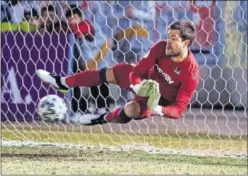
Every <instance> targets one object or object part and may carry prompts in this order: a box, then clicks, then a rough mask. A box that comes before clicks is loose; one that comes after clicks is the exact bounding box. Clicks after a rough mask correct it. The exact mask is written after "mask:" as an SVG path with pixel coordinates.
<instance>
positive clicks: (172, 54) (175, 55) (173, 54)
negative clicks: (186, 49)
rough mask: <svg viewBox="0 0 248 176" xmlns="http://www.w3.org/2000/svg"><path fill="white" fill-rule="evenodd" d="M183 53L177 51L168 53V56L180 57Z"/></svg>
mask: <svg viewBox="0 0 248 176" xmlns="http://www.w3.org/2000/svg"><path fill="white" fill-rule="evenodd" d="M180 55H181V52H180V51H179V52H177V53H170V54H166V56H167V57H178V56H180Z"/></svg>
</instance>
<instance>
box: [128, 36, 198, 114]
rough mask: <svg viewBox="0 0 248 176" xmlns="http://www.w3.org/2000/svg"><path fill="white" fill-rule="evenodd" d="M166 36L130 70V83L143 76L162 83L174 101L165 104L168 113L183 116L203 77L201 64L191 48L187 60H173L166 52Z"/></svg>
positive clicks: (162, 90) (166, 92)
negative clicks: (201, 75) (201, 76)
mask: <svg viewBox="0 0 248 176" xmlns="http://www.w3.org/2000/svg"><path fill="white" fill-rule="evenodd" d="M165 48H166V40H164V41H160V42H158V43H156V44H155V45H154V46H153V47H152V48H151V49H150V52H149V54H148V55H147V56H145V57H143V58H142V59H141V60H140V62H139V63H138V64H137V65H136V66H135V67H134V69H133V70H132V71H131V73H130V83H131V84H133V85H135V84H137V83H139V82H141V80H142V79H144V78H145V79H152V80H155V81H157V82H158V83H159V87H160V93H161V96H162V97H163V98H164V99H166V100H167V101H169V102H171V103H170V105H168V106H164V107H163V109H162V112H163V114H164V116H166V117H171V118H179V117H180V116H181V115H182V113H183V112H184V110H185V109H186V108H187V106H188V104H189V103H190V100H191V97H192V95H193V93H194V91H195V89H196V88H197V85H198V82H199V79H200V67H199V64H198V63H197V61H196V60H195V58H194V56H193V54H192V52H191V51H190V50H189V54H188V57H187V58H186V59H185V60H184V61H183V62H179V63H176V62H173V61H172V59H171V58H170V57H168V56H166V53H165Z"/></svg>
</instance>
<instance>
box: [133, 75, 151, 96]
mask: <svg viewBox="0 0 248 176" xmlns="http://www.w3.org/2000/svg"><path fill="white" fill-rule="evenodd" d="M130 87H131V88H132V89H133V90H134V92H135V93H136V94H137V95H138V96H141V97H148V96H150V94H151V92H152V91H151V90H152V87H153V80H147V79H144V80H142V81H141V83H139V84H136V85H130Z"/></svg>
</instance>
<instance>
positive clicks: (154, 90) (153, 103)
mask: <svg viewBox="0 0 248 176" xmlns="http://www.w3.org/2000/svg"><path fill="white" fill-rule="evenodd" d="M131 88H132V89H133V90H134V92H135V93H136V94H137V95H138V96H141V97H149V98H148V101H147V106H148V107H149V108H150V109H151V110H152V111H153V112H155V109H156V108H157V106H158V103H159V100H160V97H161V94H160V90H159V84H158V83H157V82H156V81H154V80H146V79H144V80H143V81H142V82H141V83H140V84H137V85H131ZM156 114H158V113H156Z"/></svg>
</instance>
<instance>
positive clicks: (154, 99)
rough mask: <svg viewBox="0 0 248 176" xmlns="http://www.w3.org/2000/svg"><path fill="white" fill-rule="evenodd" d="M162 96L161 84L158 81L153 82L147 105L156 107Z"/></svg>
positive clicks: (152, 107)
mask: <svg viewBox="0 0 248 176" xmlns="http://www.w3.org/2000/svg"><path fill="white" fill-rule="evenodd" d="M160 98H161V94H160V90H159V84H158V83H157V82H156V81H153V82H152V86H150V91H149V98H148V101H147V106H148V107H149V108H150V109H151V110H152V109H154V108H155V107H156V106H157V105H158V103H159V100H160Z"/></svg>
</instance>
